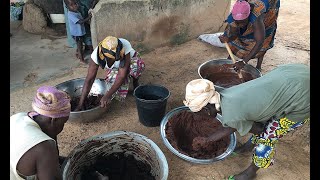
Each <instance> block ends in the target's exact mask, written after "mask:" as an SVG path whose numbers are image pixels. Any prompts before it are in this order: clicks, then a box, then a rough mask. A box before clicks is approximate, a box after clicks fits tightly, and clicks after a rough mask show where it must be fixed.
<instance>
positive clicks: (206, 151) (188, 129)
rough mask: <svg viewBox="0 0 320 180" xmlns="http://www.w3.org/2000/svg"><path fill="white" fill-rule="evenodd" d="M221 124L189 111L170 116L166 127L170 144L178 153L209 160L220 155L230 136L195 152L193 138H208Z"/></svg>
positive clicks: (226, 146)
mask: <svg viewBox="0 0 320 180" xmlns="http://www.w3.org/2000/svg"><path fill="white" fill-rule="evenodd" d="M221 126H222V124H221V123H220V121H218V120H217V119H216V118H203V117H200V116H197V115H195V114H194V113H192V112H190V111H181V112H179V113H177V114H175V115H174V116H172V117H171V118H170V119H169V120H168V123H167V125H166V130H165V131H166V136H167V139H168V141H169V142H170V144H171V145H172V146H173V147H174V148H175V149H176V150H178V151H179V152H180V153H182V154H185V155H188V156H190V157H193V158H197V159H211V158H213V157H216V156H219V155H221V154H222V153H223V152H225V151H226V149H227V148H228V146H229V144H230V136H226V137H224V138H222V139H220V140H218V141H215V142H211V143H208V144H206V146H204V147H201V148H200V150H198V151H196V150H194V149H193V147H192V141H193V139H194V138H195V137H208V136H210V135H211V134H213V133H215V132H216V130H217V128H219V127H221Z"/></svg>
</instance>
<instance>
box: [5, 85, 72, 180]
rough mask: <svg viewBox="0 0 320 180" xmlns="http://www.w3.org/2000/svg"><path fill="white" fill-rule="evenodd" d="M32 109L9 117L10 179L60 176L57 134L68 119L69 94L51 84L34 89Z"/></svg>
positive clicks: (61, 159)
mask: <svg viewBox="0 0 320 180" xmlns="http://www.w3.org/2000/svg"><path fill="white" fill-rule="evenodd" d="M32 108H33V110H34V111H31V112H28V113H26V112H22V113H17V114H14V115H12V116H11V117H10V179H11V180H22V179H29V180H35V179H62V171H61V168H60V165H61V164H62V162H63V159H64V158H63V157H61V156H59V150H58V144H57V135H58V134H59V133H60V132H61V131H62V130H63V127H64V124H65V123H66V122H67V120H68V119H69V115H70V111H71V104H70V97H69V96H68V95H67V94H66V93H65V92H63V91H60V90H58V89H56V88H55V87H52V86H43V87H40V88H39V89H38V90H37V93H36V96H35V98H34V100H33V102H32Z"/></svg>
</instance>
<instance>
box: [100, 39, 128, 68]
mask: <svg viewBox="0 0 320 180" xmlns="http://www.w3.org/2000/svg"><path fill="white" fill-rule="evenodd" d="M97 57H98V58H97V59H98V61H100V63H102V64H104V65H105V63H106V61H107V59H108V58H110V59H115V60H116V61H117V60H120V59H122V58H123V57H124V48H123V44H122V42H121V41H120V40H119V39H118V38H116V37H113V36H107V37H106V38H104V40H102V41H101V42H100V43H99V45H98V51H97ZM103 67H104V66H103Z"/></svg>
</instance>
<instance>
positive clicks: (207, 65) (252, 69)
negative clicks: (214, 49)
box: [198, 59, 262, 91]
mask: <svg viewBox="0 0 320 180" xmlns="http://www.w3.org/2000/svg"><path fill="white" fill-rule="evenodd" d="M222 64H233V62H232V60H230V59H213V60H209V61H206V62H204V63H202V64H201V65H200V66H199V68H198V74H199V76H200V77H201V78H202V79H204V78H203V77H207V76H208V74H204V72H206V70H207V69H208V68H211V67H212V66H218V65H222ZM243 71H245V72H248V73H250V74H251V75H252V77H253V79H256V78H258V77H261V76H262V74H261V72H260V71H259V70H258V69H257V68H255V67H253V66H252V65H250V64H246V65H245V66H244V68H243ZM214 86H215V88H216V90H217V91H221V90H223V89H225V87H221V86H217V85H214Z"/></svg>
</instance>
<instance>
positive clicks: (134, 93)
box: [133, 84, 171, 103]
mask: <svg viewBox="0 0 320 180" xmlns="http://www.w3.org/2000/svg"><path fill="white" fill-rule="evenodd" d="M142 86H157V87H161V88H164V89H166V90H167V91H168V92H169V93H168V95H167V96H166V97H164V98H161V99H157V100H146V99H141V98H138V97H137V96H136V90H137V89H138V88H139V87H142ZM170 95H171V92H170V91H169V89H168V88H166V87H164V86H162V85H159V84H142V85H139V86H138V87H136V88H135V89H134V91H133V96H134V97H135V98H136V99H138V100H139V101H142V102H143V101H148V102H151V103H152V102H155V103H156V102H159V100H162V101H164V100H167V99H168V98H169V97H170Z"/></svg>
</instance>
